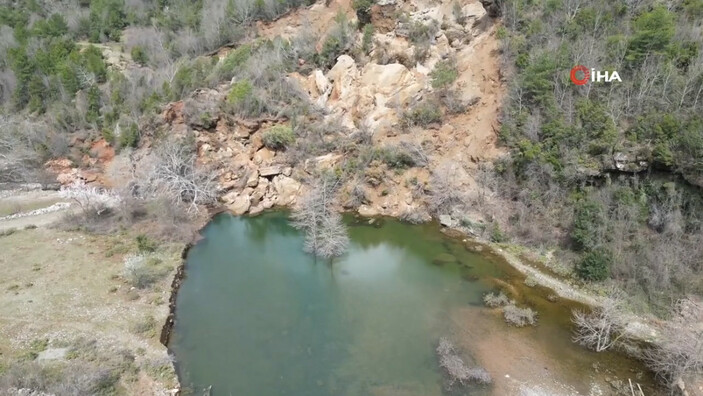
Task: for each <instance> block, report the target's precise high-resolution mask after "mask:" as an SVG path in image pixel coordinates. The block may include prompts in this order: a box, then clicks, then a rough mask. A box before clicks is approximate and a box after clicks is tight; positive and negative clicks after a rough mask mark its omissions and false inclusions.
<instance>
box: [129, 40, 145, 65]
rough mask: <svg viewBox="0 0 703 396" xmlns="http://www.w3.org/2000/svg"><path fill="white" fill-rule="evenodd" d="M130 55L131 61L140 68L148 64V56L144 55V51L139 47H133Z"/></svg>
mask: <svg viewBox="0 0 703 396" xmlns="http://www.w3.org/2000/svg"><path fill="white" fill-rule="evenodd" d="M130 54H131V55H132V60H133V61H135V62H136V63H138V64H139V65H141V66H146V64H147V62H149V56H148V55H147V54H146V50H145V49H144V47H142V46H141V45H135V46H134V47H132V51H130Z"/></svg>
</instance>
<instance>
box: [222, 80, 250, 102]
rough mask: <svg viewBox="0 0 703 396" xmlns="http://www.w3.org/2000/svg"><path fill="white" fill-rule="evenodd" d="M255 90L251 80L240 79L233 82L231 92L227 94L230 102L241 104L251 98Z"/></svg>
mask: <svg viewBox="0 0 703 396" xmlns="http://www.w3.org/2000/svg"><path fill="white" fill-rule="evenodd" d="M253 92H254V88H253V87H252V86H251V83H250V82H249V80H240V81H237V82H236V83H234V84H232V88H230V90H229V93H228V94H227V102H228V103H229V104H239V103H242V102H244V101H245V100H246V99H247V98H250V97H251V96H252V94H253Z"/></svg>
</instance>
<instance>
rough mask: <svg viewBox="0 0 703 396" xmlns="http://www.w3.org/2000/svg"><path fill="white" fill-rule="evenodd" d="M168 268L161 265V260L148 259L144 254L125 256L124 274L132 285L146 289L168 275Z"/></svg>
mask: <svg viewBox="0 0 703 396" xmlns="http://www.w3.org/2000/svg"><path fill="white" fill-rule="evenodd" d="M168 271H169V270H168V269H167V268H161V267H159V262H158V261H154V260H148V259H147V257H146V256H144V255H142V254H137V255H134V254H130V255H128V256H126V257H125V258H124V276H125V278H126V279H127V281H128V282H129V284H130V285H132V286H134V287H136V288H137V289H146V288H148V287H150V286H151V285H153V284H154V283H155V282H157V281H158V280H159V279H161V278H163V277H164V276H166V274H167V273H168Z"/></svg>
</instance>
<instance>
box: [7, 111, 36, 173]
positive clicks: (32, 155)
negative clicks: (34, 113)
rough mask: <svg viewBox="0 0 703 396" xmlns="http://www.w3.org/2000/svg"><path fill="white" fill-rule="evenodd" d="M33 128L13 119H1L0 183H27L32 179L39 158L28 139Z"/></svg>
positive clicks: (26, 123) (28, 124) (27, 123)
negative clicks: (22, 130)
mask: <svg viewBox="0 0 703 396" xmlns="http://www.w3.org/2000/svg"><path fill="white" fill-rule="evenodd" d="M31 128H32V125H30V123H29V122H25V123H23V125H20V123H17V122H16V121H15V120H13V119H9V118H6V117H0V183H19V182H26V181H29V180H30V179H31V178H32V176H33V174H34V169H35V168H36V166H37V163H36V162H37V160H38V156H37V154H36V152H35V151H34V150H33V149H32V147H31V142H30V140H29V137H28V136H29V135H30V134H31V133H30V129H31ZM20 129H24V130H25V134H23V133H21V132H20V131H19V130H20Z"/></svg>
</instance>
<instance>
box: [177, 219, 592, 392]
mask: <svg viewBox="0 0 703 396" xmlns="http://www.w3.org/2000/svg"><path fill="white" fill-rule="evenodd" d="M379 221H380V222H382V223H383V225H382V226H379V227H375V226H371V225H368V224H367V223H366V222H367V220H364V221H363V223H356V224H355V223H354V221H353V220H352V221H351V224H350V227H349V234H350V239H351V245H350V249H349V252H348V254H346V255H344V256H343V257H340V258H339V259H336V260H334V261H333V262H332V263H330V262H327V261H321V260H316V259H315V258H313V257H312V256H310V255H308V254H305V253H304V252H303V237H302V235H301V234H300V232H298V231H297V230H295V229H294V228H292V227H291V226H290V225H289V224H288V220H287V217H286V214H285V213H282V212H273V213H267V214H264V215H262V216H258V217H254V218H246V217H233V216H230V215H226V214H223V215H219V216H217V217H216V218H215V219H214V220H213V221H212V222H211V223H210V224H209V225H208V226H207V227H206V228H205V229H204V230H203V237H204V238H203V239H202V240H201V241H200V242H199V243H198V244H197V245H195V246H194V247H193V248H192V249H191V250H190V251H189V253H188V257H187V261H186V268H185V273H186V277H185V280H184V282H183V284H182V286H181V288H180V290H179V292H178V297H177V303H176V307H177V308H176V323H175V327H174V329H173V334H172V337H171V341H170V345H169V346H170V348H171V350H172V352H173V353H174V354H175V357H176V361H177V369H178V372H179V376H180V379H181V383H182V384H183V386H184V388H185V389H190V390H191V391H193V392H194V393H195V394H202V392H201V390H202V389H204V388H207V387H208V386H212V395H306V396H316V395H320V396H322V395H350V396H351V395H426V396H431V395H442V394H444V393H443V392H446V391H445V390H444V388H445V387H444V386H443V385H444V384H445V382H444V379H443V377H442V372H441V371H440V370H439V369H438V367H437V359H436V357H435V352H434V349H435V346H436V343H437V340H438V339H439V337H441V336H449V337H450V338H451V336H452V334H453V333H455V332H456V321H455V320H452V318H453V315H454V314H455V313H456V312H457V310H459V309H463V308H466V307H476V309H480V310H484V309H485V308H478V307H480V306H481V305H482V304H481V300H482V296H483V295H484V294H485V293H486V292H488V291H490V290H492V289H495V283H492V282H491V281H490V280H492V279H509V278H510V277H511V276H515V275H514V273H512V271H511V269H510V268H509V267H506V266H504V265H497V264H496V263H495V262H493V261H492V260H488V259H486V258H485V257H483V256H481V255H479V254H477V253H474V252H471V251H470V250H468V249H466V247H465V246H464V244H463V243H461V242H460V241H455V240H452V239H449V238H447V237H445V236H443V235H442V234H441V233H440V232H439V231H438V229H437V228H436V227H435V226H433V225H424V226H409V225H406V224H402V223H400V222H396V221H391V220H387V221H384V220H379ZM539 301H542V302H543V301H545V300H544V299H540V300H539ZM545 304H546V303H545ZM533 305H539V302H538V301H536V302H535V304H533ZM546 309H547V312H545V314H544V318H541V322H540V323H541V325H540V327H541V330H539V331H542V332H545V333H543V334H542V335H539V334H538V333H535V335H533V336H535V337H558V338H560V342H559V343H557V344H556V345H557V346H558V347H557V349H558V350H557V351H555V352H554V353H565V352H563V351H562V350H563V349H564V348H567V349H568V353H570V354H571V355H574V356H575V354H576V353H581V349H580V348H577V347H573V346H571V345H570V341H569V333H568V330H567V329H565V328H563V326H562V325H563V320H557V319H550V314H549V313H548V310H549V308H546ZM562 319H563V318H562ZM493 321H494V322H495V326H501V328H504V327H507V326H505V324H503V323H502V321H501V320H500V318H499V317H498V318H495V319H493ZM560 326H562V327H560ZM496 328H498V327H496ZM522 330H523V329H515V330H514V331H518V332H519V331H522ZM535 331H536V330H535ZM516 334H518V333H516ZM583 353H584V354H587V352H585V351H584V352H583ZM565 354H566V353H565ZM569 356H570V355H569ZM579 356H580V355H579ZM584 356H586V357H577V358H572V357H568V358H567V357H565V359H570V360H571V363H570V364H571V365H573V366H574V369H575V370H577V371H578V370H579V369H580V368H582V367H581V365H588V364H591V360H589V359H590V358H589V357H588V355H584ZM462 357H463V358H464V359H465V360H467V361H471V359H472V355H471V351H470V350H462ZM574 359H575V360H574ZM581 374H582V373H577V374H576V375H575V377H578V376H579V375H581ZM494 375H495V374H494ZM453 392H454V394H471V395H483V394H491V387H469V388H463V389H461V388H457V387H454V388H453Z"/></svg>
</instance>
